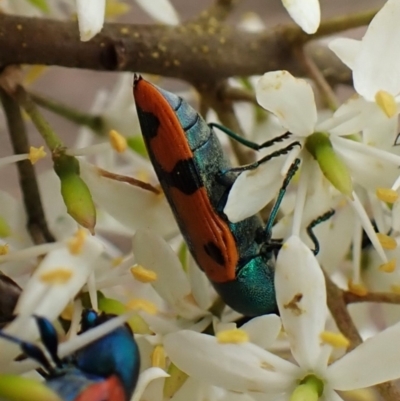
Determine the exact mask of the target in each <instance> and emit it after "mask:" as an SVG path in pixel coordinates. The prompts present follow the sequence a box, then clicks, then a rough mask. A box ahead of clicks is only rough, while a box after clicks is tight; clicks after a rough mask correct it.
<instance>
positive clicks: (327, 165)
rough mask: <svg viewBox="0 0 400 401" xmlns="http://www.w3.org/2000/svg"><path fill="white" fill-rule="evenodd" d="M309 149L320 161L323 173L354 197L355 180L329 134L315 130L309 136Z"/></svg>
mask: <svg viewBox="0 0 400 401" xmlns="http://www.w3.org/2000/svg"><path fill="white" fill-rule="evenodd" d="M306 147H307V150H308V151H309V152H310V153H311V154H312V156H313V157H314V159H315V160H316V161H317V162H318V164H319V166H320V168H321V171H322V173H323V174H324V176H325V177H326V178H327V179H328V180H329V181H330V183H331V184H332V185H333V186H334V187H335V188H336V189H337V190H338V191H340V192H341V193H342V194H343V195H346V196H349V197H350V198H351V197H352V192H353V182H352V180H351V175H350V173H349V171H348V169H347V166H346V164H345V163H343V161H342V160H341V159H340V157H339V156H338V155H337V154H336V153H335V151H334V150H333V147H332V143H331V141H330V140H329V136H328V135H327V134H325V133H322V132H315V133H314V134H312V135H310V136H309V137H308V138H307V142H306Z"/></svg>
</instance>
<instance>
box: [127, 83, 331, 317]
mask: <svg viewBox="0 0 400 401" xmlns="http://www.w3.org/2000/svg"><path fill="white" fill-rule="evenodd" d="M133 94H134V98H135V103H136V108H137V113H138V118H139V122H140V126H141V130H142V135H143V138H144V142H145V145H146V148H147V151H148V154H149V157H150V160H151V162H152V164H153V167H154V170H155V172H156V174H157V176H158V179H159V181H160V184H161V187H162V189H163V191H164V193H165V196H166V198H167V200H168V202H169V204H170V207H171V209H172V211H173V213H174V215H175V219H176V221H177V224H178V226H179V228H180V231H181V233H182V235H183V237H184V239H185V241H186V243H187V245H188V248H189V250H190V252H191V254H192V255H193V257H194V259H195V261H196V262H197V264H198V266H199V267H200V268H201V269H202V270H203V271H204V272H205V273H206V275H207V277H208V279H209V280H210V282H211V284H212V285H213V287H214V288H215V289H216V291H217V292H218V294H219V295H220V296H221V298H222V299H223V301H224V302H225V303H226V304H227V305H229V306H230V307H231V308H232V309H234V310H236V311H237V312H239V313H242V314H243V315H245V316H259V315H263V314H268V313H277V312H278V310H277V304H276V298H275V287H274V264H275V257H276V254H277V251H278V250H279V249H280V247H281V245H282V244H281V241H279V240H274V239H272V238H271V232H272V226H273V224H274V222H275V218H276V215H277V213H278V209H279V206H280V203H281V201H282V198H283V196H284V194H285V191H286V188H287V186H288V185H289V182H290V180H291V178H292V177H293V175H294V174H295V172H296V170H297V169H298V166H299V163H300V160H299V159H296V160H295V162H294V163H293V164H292V166H291V168H290V169H289V171H288V174H287V176H286V177H285V179H284V182H283V184H282V187H281V190H280V192H279V194H278V197H277V200H276V202H275V205H274V207H273V209H272V211H271V213H270V216H269V219H268V221H267V222H266V224H265V225H264V223H263V222H262V221H261V219H260V218H259V217H258V216H252V217H249V218H246V219H244V220H242V221H240V222H238V223H232V222H230V221H229V220H228V218H227V216H226V215H225V214H224V212H223V210H224V207H225V205H226V202H227V199H228V195H229V191H230V189H231V188H232V185H233V184H234V182H235V180H236V178H237V176H238V173H240V172H242V171H244V170H250V169H254V168H256V167H258V166H259V165H260V164H261V163H265V162H266V161H268V160H270V159H272V158H273V157H278V156H280V155H282V154H285V153H288V152H289V151H290V150H291V149H293V148H294V147H295V146H300V144H299V143H298V142H292V143H291V144H289V145H288V146H286V147H284V148H282V149H280V150H278V151H275V152H272V153H271V154H269V155H267V156H265V157H263V158H262V159H260V160H259V161H257V162H255V163H252V164H249V165H246V166H243V167H235V168H233V167H231V166H230V164H229V162H228V160H227V159H226V158H225V156H224V153H223V149H222V146H221V144H220V142H219V140H218V138H217V136H216V134H215V132H214V127H217V128H219V129H222V130H223V131H224V132H225V133H227V134H228V135H230V136H231V137H233V138H234V139H236V140H238V141H239V142H241V143H243V144H244V145H246V146H249V147H251V148H252V149H255V150H259V149H261V148H266V147H268V146H271V145H272V144H273V143H275V142H278V141H282V140H284V139H287V138H289V137H290V133H286V134H284V135H282V136H280V137H277V138H275V139H273V140H271V141H268V142H265V143H263V144H261V145H257V144H255V143H253V142H250V141H247V140H245V139H243V138H240V137H238V136H236V135H235V134H233V133H232V132H230V131H229V130H227V129H225V128H224V127H222V126H219V125H217V124H212V125H211V124H210V125H208V124H207V123H206V122H205V121H204V119H203V118H202V117H201V116H200V115H199V114H198V113H197V112H196V111H195V110H194V109H193V108H192V107H191V106H190V105H189V104H188V103H187V102H186V101H185V100H183V99H182V98H181V97H178V96H176V95H174V94H173V93H170V92H168V91H165V90H163V89H161V88H159V87H157V86H155V85H153V84H151V83H150V82H148V81H146V80H144V79H143V78H142V77H140V76H137V75H135V77H134V88H133ZM328 217H330V215H329V216H328V215H327V216H321V217H320V218H319V219H317V220H318V221H317V220H316V221H314V222H312V223H311V225H310V226H309V234H311V235H310V236H311V239H312V240H313V241H314V244H315V248H316V249H318V242H317V240H316V238H315V236H314V235H313V233H312V228H313V227H314V226H315V225H316V224H318V223H319V222H321V221H323V220H325V219H327V218H328Z"/></svg>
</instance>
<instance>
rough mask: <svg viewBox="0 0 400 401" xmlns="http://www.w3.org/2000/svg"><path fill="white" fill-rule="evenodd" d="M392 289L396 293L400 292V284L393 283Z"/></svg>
mask: <svg viewBox="0 0 400 401" xmlns="http://www.w3.org/2000/svg"><path fill="white" fill-rule="evenodd" d="M390 291H392V292H394V293H395V294H400V284H392V285H391V286H390Z"/></svg>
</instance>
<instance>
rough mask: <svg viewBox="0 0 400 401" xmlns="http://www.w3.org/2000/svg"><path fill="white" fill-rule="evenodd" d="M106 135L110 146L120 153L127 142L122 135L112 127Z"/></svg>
mask: <svg viewBox="0 0 400 401" xmlns="http://www.w3.org/2000/svg"><path fill="white" fill-rule="evenodd" d="M108 135H109V139H110V143H111V146H112V147H113V149H114V150H116V151H117V152H118V153H122V152H124V151H125V150H126V148H127V147H128V144H127V142H126V139H125V137H123V136H122V135H121V134H120V133H119V132H117V131H115V130H113V129H112V130H111V131H110V132H109V134H108Z"/></svg>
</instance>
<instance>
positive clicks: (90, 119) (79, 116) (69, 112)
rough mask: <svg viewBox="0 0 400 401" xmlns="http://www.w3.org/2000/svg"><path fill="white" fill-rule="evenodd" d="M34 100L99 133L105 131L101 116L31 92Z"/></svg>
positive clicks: (47, 108)
mask: <svg viewBox="0 0 400 401" xmlns="http://www.w3.org/2000/svg"><path fill="white" fill-rule="evenodd" d="M30 96H31V98H32V100H33V101H34V102H35V103H36V104H37V105H39V106H41V107H43V108H45V109H46V110H50V111H52V112H53V113H55V114H58V115H59V116H62V117H64V118H66V119H67V120H69V121H72V122H74V123H76V124H78V125H85V126H86V127H89V128H90V129H92V130H93V131H94V132H96V133H98V134H100V135H101V134H102V133H103V131H102V130H103V126H104V122H103V119H102V118H101V116H97V115H91V114H86V113H82V112H81V111H80V110H77V109H74V108H73V107H70V106H67V105H65V104H62V103H60V102H58V101H56V100H54V99H49V98H47V97H43V96H41V95H38V94H37V93H32V92H31V93H30Z"/></svg>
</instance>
